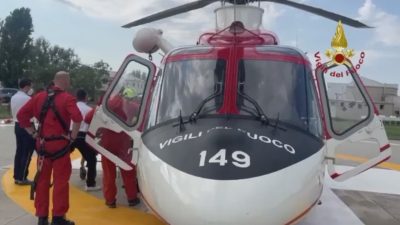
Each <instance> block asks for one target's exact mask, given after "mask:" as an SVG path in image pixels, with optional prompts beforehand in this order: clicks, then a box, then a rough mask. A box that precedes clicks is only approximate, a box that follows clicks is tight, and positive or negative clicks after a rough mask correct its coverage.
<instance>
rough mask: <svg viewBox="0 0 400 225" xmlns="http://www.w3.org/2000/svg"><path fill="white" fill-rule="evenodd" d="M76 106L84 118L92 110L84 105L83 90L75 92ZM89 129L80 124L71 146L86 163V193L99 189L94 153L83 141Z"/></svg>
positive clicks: (85, 97)
mask: <svg viewBox="0 0 400 225" xmlns="http://www.w3.org/2000/svg"><path fill="white" fill-rule="evenodd" d="M76 100H77V103H76V105H77V106H78V108H79V110H80V111H81V114H82V117H83V118H85V116H86V114H87V113H88V112H89V111H91V110H92V108H91V107H90V106H88V105H87V104H86V102H87V93H86V91H85V90H83V89H79V90H78V91H77V92H76ZM88 129H89V124H87V123H85V122H82V123H81V127H80V129H79V133H78V136H77V138H76V139H75V141H74V142H73V144H72V147H73V148H77V149H78V150H79V152H80V153H81V155H82V157H83V158H84V159H85V160H86V162H87V168H88V172H87V176H86V191H98V190H100V187H98V186H96V165H97V158H96V155H97V153H96V151H95V150H94V149H92V148H91V147H90V146H89V145H88V144H87V143H86V141H85V136H86V133H87V131H88Z"/></svg>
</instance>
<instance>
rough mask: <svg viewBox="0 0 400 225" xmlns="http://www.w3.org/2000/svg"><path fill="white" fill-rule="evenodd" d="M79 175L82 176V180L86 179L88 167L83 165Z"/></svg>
mask: <svg viewBox="0 0 400 225" xmlns="http://www.w3.org/2000/svg"><path fill="white" fill-rule="evenodd" d="M79 177H80V178H81V180H85V179H86V169H85V167H83V166H81V168H80V169H79Z"/></svg>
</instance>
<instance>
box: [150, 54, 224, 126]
mask: <svg viewBox="0 0 400 225" xmlns="http://www.w3.org/2000/svg"><path fill="white" fill-rule="evenodd" d="M225 67H226V62H225V60H222V59H187V60H182V61H173V62H169V63H167V64H166V65H165V70H164V76H163V77H164V80H163V84H162V87H161V96H160V106H159V109H158V115H157V122H158V123H161V122H164V121H167V120H170V119H174V118H177V117H179V115H182V117H185V116H190V115H191V114H192V113H193V111H194V110H195V109H196V108H197V107H198V106H199V104H201V102H202V101H203V100H204V99H206V98H207V97H209V96H211V95H215V94H218V93H221V95H219V96H217V97H215V98H213V100H211V101H209V102H207V103H206V104H205V105H204V107H203V109H202V113H204V114H216V113H217V110H218V109H219V108H220V107H221V105H222V99H223V95H222V93H223V87H224V85H223V82H224V77H225Z"/></svg>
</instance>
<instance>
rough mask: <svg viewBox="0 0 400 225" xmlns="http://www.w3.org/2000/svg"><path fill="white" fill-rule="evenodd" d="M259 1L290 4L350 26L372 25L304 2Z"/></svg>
mask: <svg viewBox="0 0 400 225" xmlns="http://www.w3.org/2000/svg"><path fill="white" fill-rule="evenodd" d="M260 1H262V2H274V3H279V4H283V5H288V6H292V7H294V8H297V9H301V10H304V11H307V12H310V13H312V14H315V15H318V16H322V17H325V18H328V19H331V20H334V21H339V20H341V21H342V23H344V24H347V25H349V26H352V27H357V28H372V27H370V26H368V25H366V24H363V23H361V22H360V21H358V20H354V19H351V18H349V17H346V16H342V15H339V14H336V13H333V12H329V11H326V10H324V9H321V8H317V7H313V6H309V5H304V4H301V3H297V2H293V1H288V0H260Z"/></svg>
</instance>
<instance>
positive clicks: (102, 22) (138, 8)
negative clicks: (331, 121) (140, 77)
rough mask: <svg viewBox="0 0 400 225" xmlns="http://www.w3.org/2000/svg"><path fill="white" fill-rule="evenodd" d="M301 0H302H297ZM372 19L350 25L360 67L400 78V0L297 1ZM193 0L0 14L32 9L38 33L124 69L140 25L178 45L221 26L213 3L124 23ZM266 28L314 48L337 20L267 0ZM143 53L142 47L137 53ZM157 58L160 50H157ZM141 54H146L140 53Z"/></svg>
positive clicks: (34, 3)
mask: <svg viewBox="0 0 400 225" xmlns="http://www.w3.org/2000/svg"><path fill="white" fill-rule="evenodd" d="M293 1H295V0H293ZM297 1H299V2H302V3H304V4H309V5H312V6H315V7H320V8H323V9H325V10H329V11H333V12H335V13H339V14H342V15H345V16H348V17H351V18H354V19H359V20H360V21H362V22H364V23H367V24H368V25H370V26H372V27H374V28H372V29H357V28H352V27H349V26H344V30H345V33H346V37H347V42H348V47H349V48H351V49H354V50H355V53H356V56H354V58H353V59H352V60H353V64H357V61H358V59H359V58H360V57H359V56H360V53H361V52H364V53H365V58H364V62H363V64H362V65H361V66H360V69H359V70H358V73H359V74H360V75H362V76H365V77H368V78H370V79H373V80H377V81H379V82H382V83H395V84H400V72H399V69H400V68H398V66H400V1H398V0H351V1H349V0H334V1H333V0H319V1H317V0H297ZM188 2H191V0H146V1H144V0H0V19H4V18H5V17H7V16H8V15H9V14H10V12H11V11H13V10H14V9H16V8H19V7H28V8H30V9H31V15H32V19H33V25H34V32H33V37H34V38H38V37H44V38H46V39H47V40H48V41H50V43H51V44H52V45H59V46H61V47H64V48H72V49H74V51H75V53H77V55H78V56H79V57H80V58H81V61H82V63H84V64H89V65H90V64H93V63H94V62H97V61H99V60H103V61H105V62H107V63H109V64H110V66H111V67H112V69H113V70H117V69H118V68H119V66H120V64H121V63H122V61H123V59H124V58H125V56H126V55H128V54H130V53H135V51H134V49H133V47H132V40H133V37H134V35H135V32H137V31H138V30H139V29H140V28H143V27H154V28H158V29H162V30H163V36H164V37H165V38H166V39H168V40H169V41H170V42H171V43H172V44H174V45H175V46H181V45H193V44H195V43H196V41H197V39H198V36H199V35H200V34H202V33H203V32H205V31H211V30H213V29H214V24H215V21H214V14H213V10H214V9H215V8H217V7H218V6H219V5H220V3H214V4H211V5H209V6H207V7H205V8H203V9H199V10H196V11H191V12H189V13H186V14H181V15H178V16H174V17H170V18H167V19H164V20H161V21H158V22H153V23H150V24H147V25H144V26H139V27H136V28H131V29H125V28H121V26H122V25H124V24H126V23H128V22H130V21H133V20H136V19H139V18H141V17H143V16H147V15H149V14H152V13H155V12H158V11H161V10H165V9H168V8H169V7H174V6H178V5H180V4H184V3H188ZM261 6H262V8H263V9H264V10H265V12H264V18H263V27H264V28H265V29H266V30H272V31H274V32H275V33H276V34H277V35H278V37H279V39H280V44H282V45H289V46H295V47H298V48H300V49H301V50H303V51H305V52H307V55H308V57H309V59H310V61H311V62H313V63H315V57H314V54H315V53H317V52H320V53H321V55H323V53H324V52H325V50H326V49H328V48H330V43H331V39H332V37H333V35H334V33H335V30H336V25H337V23H336V22H334V21H331V20H328V19H325V18H322V17H318V16H315V15H312V14H309V13H307V12H302V11H300V10H297V9H294V8H291V7H288V6H283V5H280V4H274V3H262V4H261ZM136 54H137V53H136ZM155 54H156V56H155V57H154V62H155V63H157V62H158V61H159V59H161V56H159V54H160V53H155ZM138 55H140V56H142V57H146V58H147V55H144V54H138Z"/></svg>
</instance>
